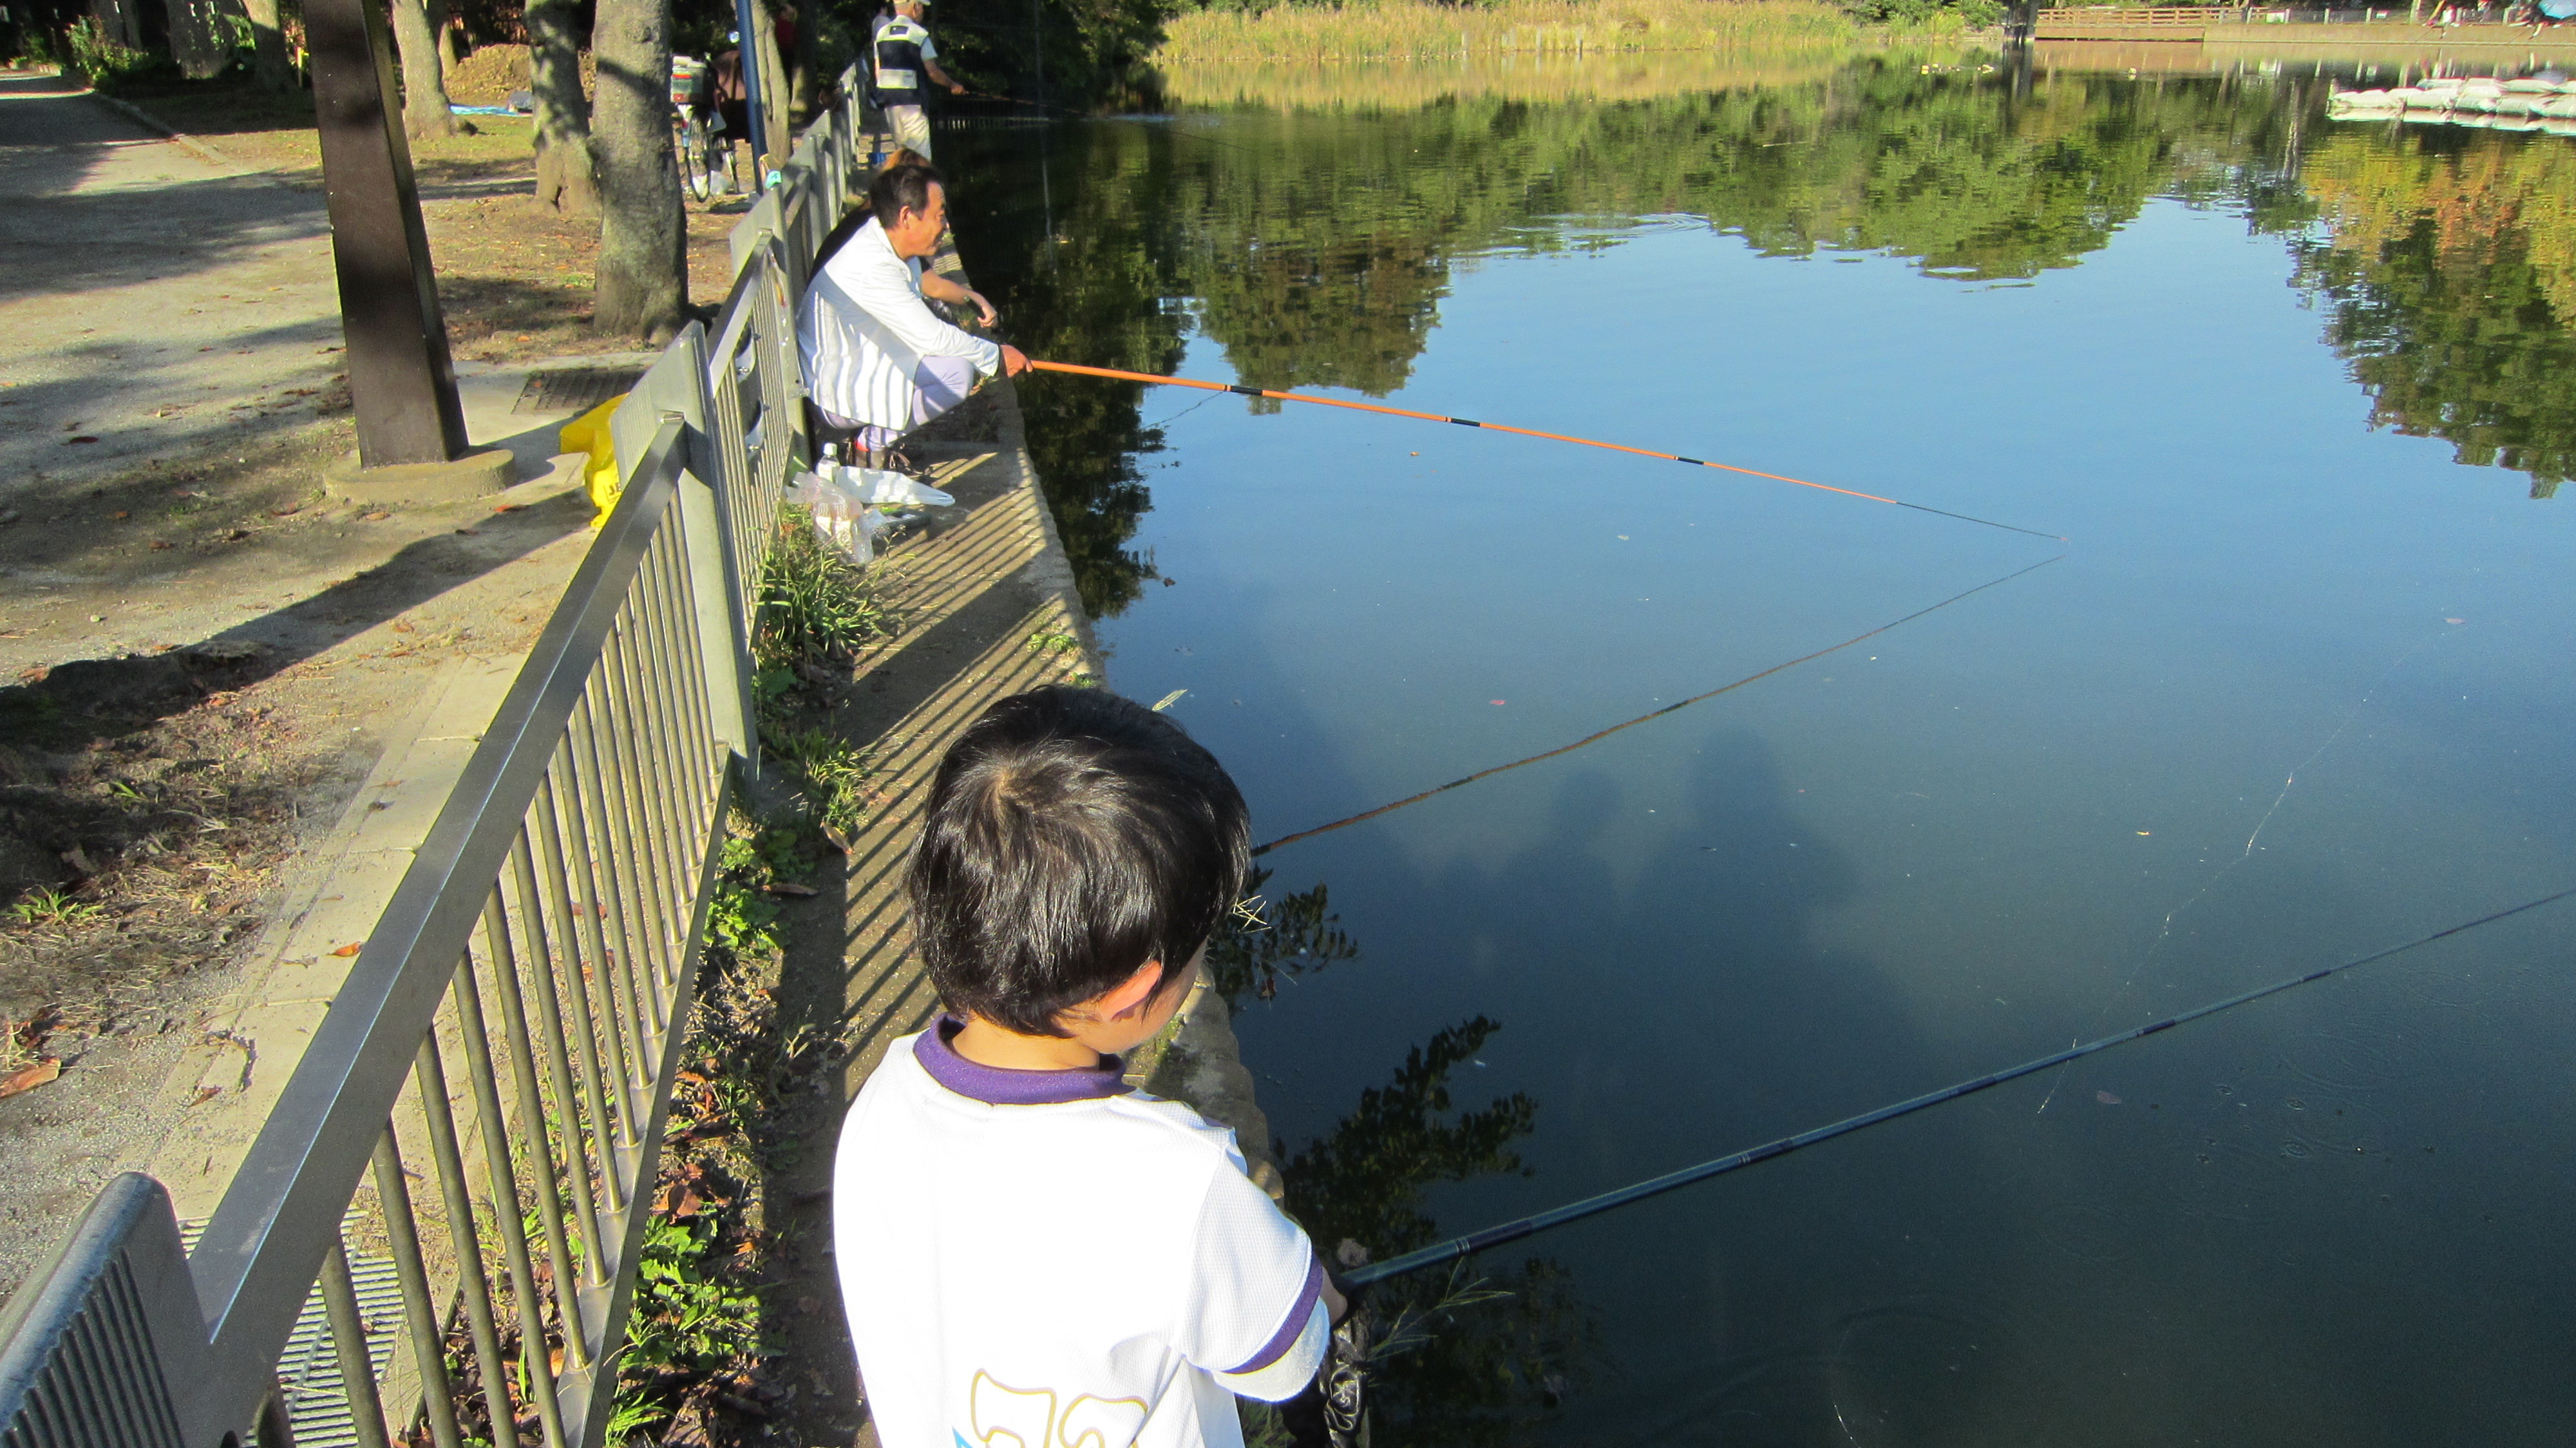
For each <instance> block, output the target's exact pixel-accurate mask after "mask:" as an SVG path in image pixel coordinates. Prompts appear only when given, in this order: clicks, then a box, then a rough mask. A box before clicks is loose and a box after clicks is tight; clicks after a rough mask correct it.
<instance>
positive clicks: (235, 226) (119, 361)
mask: <svg viewBox="0 0 2576 1448" xmlns="http://www.w3.org/2000/svg"><path fill="white" fill-rule="evenodd" d="M339 349H340V301H339V293H338V289H337V286H336V284H335V282H334V280H333V277H332V273H331V228H330V223H329V220H328V218H327V217H326V216H325V215H324V213H323V198H322V196H321V195H320V194H319V193H317V192H312V191H302V190H296V189H294V188H290V187H287V186H283V185H279V184H277V183H275V182H273V181H270V180H268V179H266V178H265V177H263V176H261V175H259V174H258V173H256V172H243V171H237V170H228V169H226V168H223V167H220V166H217V165H216V164H214V163H212V162H210V161H208V160H207V159H205V158H204V157H203V156H201V155H199V154H198V153H196V152H194V151H191V150H189V149H187V148H186V147H183V146H181V145H179V144H178V143H177V142H175V141H172V140H169V139H168V138H166V137H164V136H161V135H160V134H158V133H156V132H154V131H151V130H149V129H147V128H146V127H144V126H143V125H142V124H141V123H139V122H136V121H133V120H130V119H128V118H127V117H125V116H124V115H122V114H120V113H119V112H117V111H116V110H115V109H113V108H112V107H110V106H109V105H107V104H106V103H105V102H103V101H101V100H99V99H97V98H95V97H93V96H90V95H87V94H85V93H84V92H83V91H82V90H81V88H80V87H79V85H78V83H77V82H69V81H64V80H60V79H56V78H54V77H51V76H42V75H34V74H26V73H0V507H9V506H21V507H23V506H24V505H25V504H26V503H27V502H29V501H31V500H32V499H33V497H34V496H35V495H37V494H38V493H39V492H42V491H52V490H58V489H60V488H62V487H63V486H65V485H76V484H79V483H83V482H87V481H90V480H92V479H95V478H98V477H101V476H104V475H105V474H107V473H109V472H112V471H114V470H116V469H118V468H120V467H128V466H132V465H133V464H134V463H136V462H138V461H141V460H143V459H145V458H149V457H154V456H160V455H167V454H172V453H185V452H198V451H203V450H205V449H207V448H209V447H214V446H220V445H221V444H222V443H223V442H224V441H226V440H227V439H229V438H231V437H234V436H238V435H240V434H241V433H243V432H245V431H246V430H248V427H249V426H250V425H254V424H257V423H259V422H260V421H261V420H262V419H265V418H273V417H276V416H277V415H279V414H282V413H302V414H306V415H310V414H311V413H312V412H313V410H314V406H315V403H316V400H317V399H320V398H322V397H324V396H325V395H326V394H327V392H328V390H329V389H330V386H331V382H332V379H333V377H334V376H335V375H336V374H338V373H339V372H340V370H341V354H340V350H339ZM299 390H302V391H303V395H298V392H299ZM78 439H95V440H94V441H78Z"/></svg>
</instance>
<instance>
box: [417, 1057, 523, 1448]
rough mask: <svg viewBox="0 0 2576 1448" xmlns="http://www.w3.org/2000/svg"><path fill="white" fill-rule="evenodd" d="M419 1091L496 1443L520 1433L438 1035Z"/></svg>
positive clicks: (423, 1063) (422, 1067)
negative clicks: (512, 1405)
mask: <svg viewBox="0 0 2576 1448" xmlns="http://www.w3.org/2000/svg"><path fill="white" fill-rule="evenodd" d="M412 1075H413V1079H414V1083H415V1085H416V1086H417V1087H418V1089H419V1092H420V1114H421V1116H422V1117H423V1119H424V1120H425V1121H426V1122H427V1123H428V1126H429V1151H430V1157H431V1159H432V1161H433V1162H434V1163H435V1164H436V1168H437V1171H438V1194H439V1199H440V1200H441V1201H442V1202H444V1203H445V1204H446V1207H447V1235H448V1238H449V1240H450V1242H451V1244H452V1245H453V1246H454V1248H455V1251H456V1272H457V1276H458V1278H459V1279H460V1288H461V1290H462V1292H463V1295H464V1298H465V1325H466V1330H467V1334H468V1335H469V1336H470V1337H471V1338H472V1339H473V1341H474V1362H475V1366H476V1368H477V1369H478V1370H479V1371H480V1373H481V1375H482V1378H483V1406H484V1408H485V1409H486V1410H487V1411H489V1412H490V1413H491V1415H492V1431H493V1433H494V1434H495V1435H496V1436H495V1440H494V1441H496V1442H497V1441H500V1440H499V1438H498V1436H497V1435H499V1434H503V1433H509V1434H512V1435H513V1436H515V1435H516V1434H517V1432H518V1428H517V1424H518V1419H517V1417H516V1416H514V1415H513V1414H512V1412H511V1410H510V1378H509V1373H508V1371H507V1370H506V1369H504V1368H503V1367H502V1366H501V1334H500V1331H499V1329H498V1328H496V1327H495V1326H494V1325H493V1322H492V1283H491V1280H490V1279H489V1278H487V1277H485V1276H484V1275H483V1243H482V1240H481V1239H480V1238H479V1237H478V1236H476V1235H475V1231H474V1200H473V1198H472V1197H471V1196H470V1195H469V1194H468V1193H467V1192H466V1189H465V1156H464V1153H462V1152H461V1151H459V1150H458V1149H457V1144H456V1117H455V1115H454V1114H453V1113H452V1112H450V1111H449V1110H448V1106H447V1073H446V1072H445V1071H444V1070H442V1069H441V1068H440V1066H439V1064H438V1033H437V1031H436V1030H435V1029H433V1030H431V1031H430V1033H429V1034H427V1035H424V1036H422V1037H421V1038H420V1055H419V1057H418V1059H416V1060H415V1061H414V1062H413V1064H412Z"/></svg>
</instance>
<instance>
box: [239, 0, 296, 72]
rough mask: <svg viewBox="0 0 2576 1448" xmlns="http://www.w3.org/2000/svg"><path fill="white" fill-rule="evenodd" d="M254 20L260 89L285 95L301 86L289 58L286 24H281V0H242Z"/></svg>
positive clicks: (254, 61) (254, 53) (254, 64)
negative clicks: (278, 11)
mask: <svg viewBox="0 0 2576 1448" xmlns="http://www.w3.org/2000/svg"><path fill="white" fill-rule="evenodd" d="M242 14H243V15H244V16H245V17H247V18H248V19H249V21H250V46H251V77H252V78H253V79H254V80H256V81H258V82H259V88H260V89H261V90H265V91H275V92H277V93H278V94H280V95H284V94H286V93H287V92H289V91H293V90H295V89H297V88H298V85H299V83H298V82H297V80H296V76H295V67H294V66H293V65H291V64H289V63H288V61H287V59H286V27H285V26H283V25H281V24H279V23H278V14H277V0H242Z"/></svg>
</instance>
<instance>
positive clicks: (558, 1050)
mask: <svg viewBox="0 0 2576 1448" xmlns="http://www.w3.org/2000/svg"><path fill="white" fill-rule="evenodd" d="M539 807H542V806H539ZM510 874H511V878H512V880H513V881H514V882H515V883H516V885H517V886H518V892H519V902H520V905H519V909H520V916H521V918H522V919H523V920H524V921H526V923H527V926H528V945H529V948H530V949H531V951H532V952H533V953H534V958H533V959H532V960H531V961H530V964H531V966H532V967H533V969H532V970H531V971H530V972H529V981H528V986H529V989H530V991H531V992H532V993H533V994H534V995H535V996H536V998H537V1018H538V1024H539V1025H541V1026H542V1027H543V1028H544V1031H545V1040H546V1076H547V1079H549V1080H550V1081H552V1082H553V1083H554V1093H555V1100H556V1102H557V1103H558V1104H559V1109H560V1110H561V1111H562V1112H563V1118H564V1134H563V1135H564V1155H565V1158H566V1160H565V1163H564V1177H565V1179H566V1180H567V1181H569V1182H570V1183H571V1184H572V1205H573V1218H574V1226H575V1227H576V1228H577V1229H579V1231H580V1233H581V1239H582V1249H583V1257H582V1260H583V1262H584V1263H586V1264H587V1270H586V1271H584V1272H583V1273H582V1276H581V1277H580V1278H573V1279H567V1280H572V1281H580V1280H584V1279H587V1280H590V1281H593V1282H595V1281H596V1280H597V1278H598V1273H599V1262H600V1230H599V1204H598V1202H597V1201H596V1200H594V1199H593V1197H592V1195H591V1190H590V1152H589V1150H588V1149H587V1148H586V1147H585V1146H584V1144H583V1143H584V1142H586V1141H587V1140H588V1139H589V1138H590V1136H591V1135H592V1134H593V1133H595V1132H602V1131H604V1130H605V1128H606V1125H607V1123H606V1121H605V1120H604V1118H603V1117H602V1116H600V1115H599V1114H597V1113H599V1111H600V1107H599V1103H598V1101H597V1099H596V1096H595V1094H594V1096H593V1099H592V1100H591V1101H590V1102H589V1103H588V1104H589V1107H590V1110H591V1112H592V1113H593V1115H592V1117H591V1123H590V1125H589V1126H588V1127H585V1126H584V1125H583V1123H582V1106H583V1104H584V1103H583V1102H582V1100H581V1085H580V1081H579V1077H578V1076H577V1075H576V1074H575V1073H574V1071H573V1066H572V1056H571V1052H570V1051H569V1050H568V1049H567V1048H566V1046H565V1042H564V1023H563V1002H562V1000H561V999H560V998H558V997H557V995H556V994H555V992H556V989H557V987H558V985H559V984H560V983H561V981H562V978H563V973H562V970H561V969H560V968H559V967H558V965H557V963H556V961H557V957H556V954H555V952H554V950H553V948H552V945H551V943H550V942H549V941H548V939H547V937H546V928H545V927H546V915H545V913H544V905H543V904H542V902H541V901H540V899H539V898H538V895H537V866H536V860H535V852H534V851H532V850H531V849H530V848H529V847H528V832H527V830H526V829H525V828H524V827H522V828H521V829H520V831H519V837H518V838H517V839H516V840H513V841H511V842H510ZM574 968H575V969H578V968H579V967H577V966H576V967H574ZM580 989H581V986H580V982H578V981H575V982H574V983H573V991H574V993H575V995H576V996H577V995H578V994H579V993H580Z"/></svg>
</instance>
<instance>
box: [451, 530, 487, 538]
mask: <svg viewBox="0 0 2576 1448" xmlns="http://www.w3.org/2000/svg"><path fill="white" fill-rule="evenodd" d="M456 536H457V537H459V538H480V537H482V536H483V535H482V534H480V533H477V532H475V531H474V530H473V529H471V528H459V529H457V530H456Z"/></svg>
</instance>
